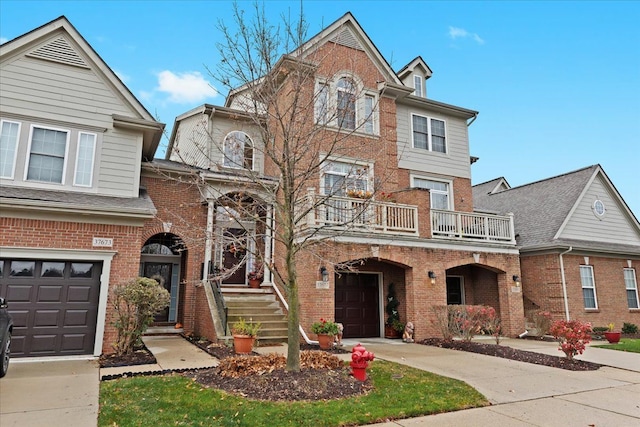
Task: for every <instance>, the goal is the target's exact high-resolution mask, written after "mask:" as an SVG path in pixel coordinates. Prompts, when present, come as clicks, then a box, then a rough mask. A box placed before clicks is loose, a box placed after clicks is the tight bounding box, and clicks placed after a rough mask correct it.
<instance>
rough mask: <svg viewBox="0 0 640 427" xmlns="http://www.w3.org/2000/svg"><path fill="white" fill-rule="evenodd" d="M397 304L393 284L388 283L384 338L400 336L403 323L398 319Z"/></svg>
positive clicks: (398, 302)
mask: <svg viewBox="0 0 640 427" xmlns="http://www.w3.org/2000/svg"><path fill="white" fill-rule="evenodd" d="M399 305H400V301H398V298H397V297H396V289H395V285H394V284H393V283H390V284H389V291H388V293H387V305H386V306H385V312H386V313H387V321H386V322H385V324H384V337H385V338H400V336H401V335H402V332H403V331H404V323H402V322H401V321H400V313H399V312H398V306H399Z"/></svg>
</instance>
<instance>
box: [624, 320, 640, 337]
mask: <svg viewBox="0 0 640 427" xmlns="http://www.w3.org/2000/svg"><path fill="white" fill-rule="evenodd" d="M622 333H623V334H637V333H638V325H636V324H634V323H627V322H624V324H623V325H622Z"/></svg>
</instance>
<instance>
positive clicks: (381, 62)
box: [295, 12, 402, 85]
mask: <svg viewBox="0 0 640 427" xmlns="http://www.w3.org/2000/svg"><path fill="white" fill-rule="evenodd" d="M327 42H333V43H337V44H342V45H345V46H348V47H351V48H354V49H358V50H362V51H364V52H366V53H367V54H368V56H369V57H370V58H371V60H372V61H373V63H374V64H375V65H376V67H377V68H378V70H379V71H380V73H381V74H382V75H383V76H385V78H386V80H387V81H388V82H390V83H394V84H396V85H402V82H401V81H400V79H399V78H398V76H397V75H396V73H395V72H394V71H393V69H392V68H391V65H390V64H389V63H388V62H387V60H386V59H385V57H384V56H382V54H381V53H380V51H379V50H378V47H377V46H376V45H375V44H373V42H372V41H371V39H370V38H369V36H368V35H367V33H366V32H365V31H364V29H362V26H361V25H360V23H359V22H358V21H357V20H356V18H355V17H354V16H353V15H352V14H351V12H347V13H345V14H344V15H342V16H341V17H340V18H338V19H337V20H336V21H335V22H333V23H332V24H330V25H329V26H328V27H327V28H325V29H324V30H322V31H320V32H319V33H318V34H316V35H315V36H313V37H311V38H310V39H309V40H308V41H307V42H305V43H304V44H303V45H302V47H301V48H300V50H299V52H300V53H299V54H296V55H295V56H299V57H300V58H306V57H307V56H309V55H311V54H312V53H313V52H314V51H315V50H316V49H317V48H318V47H319V46H321V45H323V44H325V43H327Z"/></svg>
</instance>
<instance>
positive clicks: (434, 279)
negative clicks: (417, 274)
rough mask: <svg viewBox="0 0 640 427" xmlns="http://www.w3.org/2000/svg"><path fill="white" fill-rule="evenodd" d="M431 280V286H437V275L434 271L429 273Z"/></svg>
mask: <svg viewBox="0 0 640 427" xmlns="http://www.w3.org/2000/svg"><path fill="white" fill-rule="evenodd" d="M429 279H431V284H432V285H435V284H436V273H434V272H433V271H429Z"/></svg>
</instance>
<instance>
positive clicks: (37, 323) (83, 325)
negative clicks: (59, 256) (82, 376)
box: [0, 259, 102, 357]
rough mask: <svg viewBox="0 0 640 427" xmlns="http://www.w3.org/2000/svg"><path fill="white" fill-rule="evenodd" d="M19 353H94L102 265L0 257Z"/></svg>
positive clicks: (0, 279)
mask: <svg viewBox="0 0 640 427" xmlns="http://www.w3.org/2000/svg"><path fill="white" fill-rule="evenodd" d="M0 269H1V271H0V295H2V296H4V297H5V298H6V299H7V303H8V304H9V313H10V314H11V316H12V317H13V323H14V325H13V340H12V342H11V355H12V356H15V357H29V356H31V357H35V356H67V355H79V354H92V353H93V347H94V341H95V335H96V321H97V317H98V299H99V296H100V273H101V271H102V263H96V262H91V261H86V262H83V261H59V260H51V261H46V260H19V259H4V260H0Z"/></svg>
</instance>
